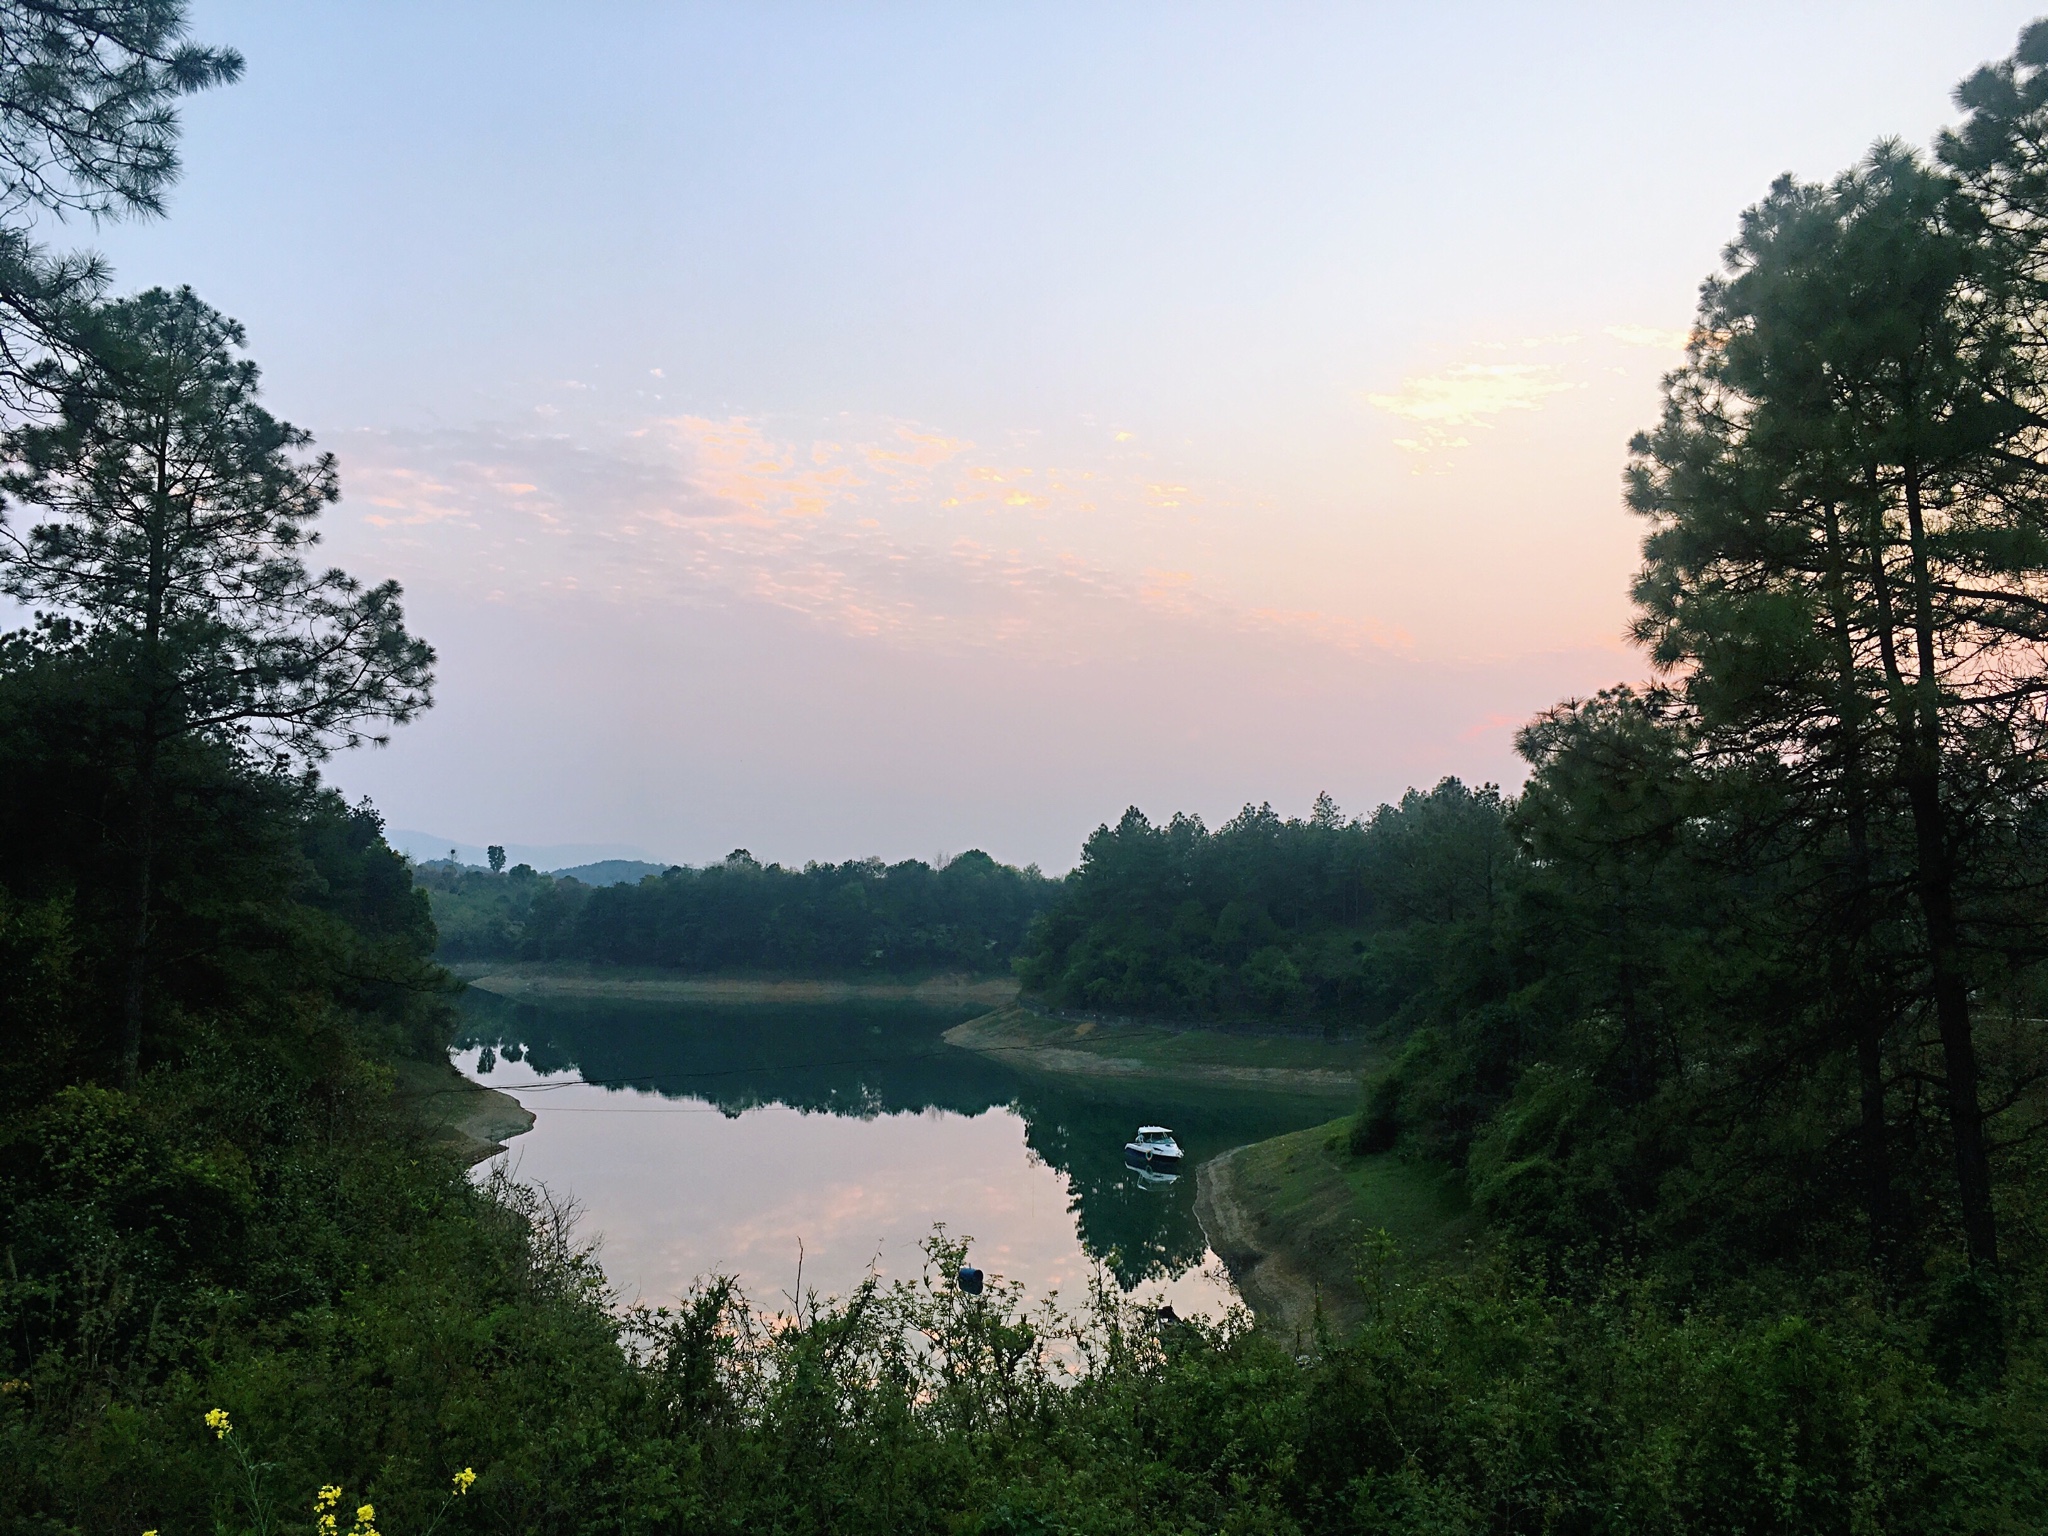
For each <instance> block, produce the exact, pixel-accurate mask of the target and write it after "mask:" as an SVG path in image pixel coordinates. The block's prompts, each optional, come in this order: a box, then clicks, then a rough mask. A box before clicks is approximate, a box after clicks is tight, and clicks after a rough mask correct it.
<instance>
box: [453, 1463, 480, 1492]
mask: <svg viewBox="0 0 2048 1536" xmlns="http://www.w3.org/2000/svg"><path fill="white" fill-rule="evenodd" d="M475 1481H476V1468H474V1467H464V1468H463V1469H462V1470H461V1471H460V1472H458V1473H456V1474H455V1491H456V1492H457V1493H467V1492H469V1489H470V1485H471V1484H472V1483H474V1482H475Z"/></svg>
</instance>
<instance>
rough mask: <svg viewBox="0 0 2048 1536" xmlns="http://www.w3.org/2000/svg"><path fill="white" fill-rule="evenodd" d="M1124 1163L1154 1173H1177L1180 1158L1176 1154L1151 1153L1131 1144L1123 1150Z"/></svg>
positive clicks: (1135, 1144)
mask: <svg viewBox="0 0 2048 1536" xmlns="http://www.w3.org/2000/svg"><path fill="white" fill-rule="evenodd" d="M1124 1161H1125V1162H1126V1163H1129V1164H1130V1165H1131V1166H1132V1167H1133V1168H1150V1169H1151V1170H1152V1171H1153V1172H1155V1173H1179V1172H1180V1162H1181V1160H1180V1158H1179V1156H1178V1155H1176V1154H1171V1153H1165V1152H1153V1151H1150V1150H1148V1149H1147V1148H1145V1147H1141V1146H1139V1145H1138V1144H1137V1143H1135V1142H1133V1143H1131V1144H1129V1145H1127V1146H1126V1147H1125V1148H1124Z"/></svg>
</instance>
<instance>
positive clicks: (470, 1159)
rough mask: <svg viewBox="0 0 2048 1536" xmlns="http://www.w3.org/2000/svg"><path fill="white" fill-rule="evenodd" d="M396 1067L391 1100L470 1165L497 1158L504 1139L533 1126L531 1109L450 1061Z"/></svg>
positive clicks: (526, 1130) (519, 1133)
mask: <svg viewBox="0 0 2048 1536" xmlns="http://www.w3.org/2000/svg"><path fill="white" fill-rule="evenodd" d="M395 1069H396V1072H397V1081H396V1083H395V1084H394V1085H393V1088H392V1094H391V1097H392V1101H393V1102H394V1103H395V1104H396V1105H397V1106H398V1107H399V1108H400V1109H401V1110H403V1111H404V1112H405V1113H407V1114H408V1115H410V1116H411V1117H412V1118H413V1120H414V1121H415V1122H416V1123H417V1124H418V1125H419V1126H420V1127H421V1128H422V1129H424V1130H425V1131H426V1133H427V1136H428V1139H429V1140H431V1141H435V1142H438V1143H440V1144H441V1145H443V1146H445V1147H447V1148H448V1149H449V1150H450V1151H452V1152H454V1153H455V1154H456V1155H457V1156H458V1157H460V1158H462V1159H463V1161H464V1162H466V1163H468V1164H469V1165H470V1166H471V1167H474V1166H475V1165H476V1164H478V1163H481V1162H486V1161H488V1160H489V1159H491V1158H494V1157H496V1156H497V1155H498V1154H499V1153H500V1152H503V1151H504V1150H506V1148H505V1143H506V1142H508V1141H510V1140H511V1139H512V1138H513V1137H515V1136H524V1135H525V1134H526V1133H527V1132H528V1131H530V1130H532V1129H533V1124H534V1120H535V1118H536V1117H535V1115H534V1112H533V1111H532V1110H530V1109H528V1108H527V1107H526V1106H525V1105H524V1104H521V1103H520V1102H519V1101H518V1100H517V1099H515V1098H513V1097H512V1095H510V1094H509V1093H504V1092H501V1091H500V1090H499V1089H496V1088H487V1087H485V1086H484V1085H483V1084H482V1083H479V1082H476V1081H474V1080H473V1079H471V1078H468V1077H465V1076H463V1075H462V1071H461V1069H460V1068H459V1067H457V1066H456V1065H455V1063H454V1062H452V1061H442V1062H440V1063H439V1064H438V1065H437V1064H436V1063H434V1062H431V1061H401V1062H398V1063H396V1068H395Z"/></svg>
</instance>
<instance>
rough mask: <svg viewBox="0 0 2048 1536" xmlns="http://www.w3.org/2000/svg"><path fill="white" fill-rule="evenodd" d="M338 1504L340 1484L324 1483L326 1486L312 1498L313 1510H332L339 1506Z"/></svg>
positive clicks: (339, 1500)
mask: <svg viewBox="0 0 2048 1536" xmlns="http://www.w3.org/2000/svg"><path fill="white" fill-rule="evenodd" d="M340 1502H341V1486H340V1484H338V1483H326V1484H324V1485H322V1487H321V1489H320V1491H319V1493H317V1494H315V1495H314V1497H313V1508H315V1509H316V1510H318V1509H332V1508H334V1506H335V1505H337V1504H339V1503H340Z"/></svg>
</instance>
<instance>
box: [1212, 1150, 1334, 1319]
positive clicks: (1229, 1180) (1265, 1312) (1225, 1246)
mask: <svg viewBox="0 0 2048 1536" xmlns="http://www.w3.org/2000/svg"><path fill="white" fill-rule="evenodd" d="M1262 1145H1264V1143H1262V1142H1254V1143H1252V1144H1251V1145H1250V1146H1243V1147H1237V1148H1234V1149H1232V1150H1231V1151H1229V1152H1225V1153H1223V1154H1221V1155H1220V1156H1217V1157H1212V1158H1210V1159H1209V1161H1208V1162H1206V1163H1203V1164H1202V1165H1201V1166H1200V1167H1198V1168H1197V1169H1196V1170H1195V1220H1196V1221H1197V1222H1199V1223H1200V1224H1201V1228H1202V1235H1203V1236H1204V1237H1206V1238H1207V1239H1208V1240H1209V1246H1210V1247H1211V1248H1213V1249H1215V1250H1216V1257H1217V1258H1219V1259H1221V1260H1222V1261H1223V1267H1224V1268H1225V1269H1227V1270H1228V1271H1229V1272H1230V1279H1231V1283H1232V1284H1234V1285H1235V1286H1236V1287H1237V1292H1238V1294H1239V1295H1240V1296H1242V1297H1243V1298H1244V1304H1245V1305H1246V1306H1247V1307H1249V1308H1251V1311H1252V1316H1253V1317H1254V1318H1256V1319H1257V1320H1258V1322H1259V1325H1260V1326H1261V1327H1264V1328H1269V1329H1273V1330H1275V1331H1277V1332H1280V1333H1284V1334H1292V1335H1293V1336H1294V1338H1295V1341H1296V1343H1297V1344H1299V1343H1300V1341H1301V1340H1302V1339H1303V1337H1304V1336H1305V1335H1307V1334H1308V1333H1310V1332H1311V1331H1312V1330H1313V1329H1314V1327H1315V1314H1316V1303H1317V1301H1318V1299H1319V1298H1320V1299H1321V1301H1322V1306H1323V1315H1324V1316H1325V1317H1326V1318H1328V1319H1329V1321H1330V1324H1331V1325H1332V1326H1333V1327H1339V1328H1341V1327H1343V1326H1345V1325H1346V1324H1348V1323H1350V1322H1352V1321H1354V1319H1353V1318H1352V1317H1351V1315H1350V1314H1351V1312H1352V1311H1353V1310H1354V1309H1353V1308H1351V1307H1349V1306H1346V1305H1345V1304H1344V1299H1343V1298H1341V1297H1337V1296H1325V1295H1323V1294H1322V1287H1321V1285H1320V1283H1319V1281H1318V1279H1317V1277H1316V1276H1314V1275H1313V1274H1310V1273H1308V1272H1306V1271H1305V1270H1304V1269H1303V1267H1302V1265H1301V1263H1300V1261H1299V1259H1298V1257H1297V1256H1296V1255H1295V1254H1294V1253H1292V1252H1291V1251H1290V1250H1289V1246H1288V1244H1287V1243H1286V1241H1285V1239H1284V1237H1283V1238H1281V1239H1280V1240H1278V1241H1276V1240H1275V1239H1274V1238H1272V1237H1269V1236H1267V1235H1266V1234H1265V1233H1263V1232H1262V1231H1261V1230H1260V1225H1261V1224H1260V1219H1259V1216H1258V1214H1257V1213H1256V1212H1255V1210H1254V1209H1253V1206H1252V1204H1251V1202H1250V1201H1249V1200H1247V1199H1246V1196H1245V1191H1244V1188H1243V1182H1242V1180H1241V1178H1240V1177H1239V1173H1240V1170H1241V1168H1242V1166H1243V1164H1242V1159H1243V1156H1244V1154H1245V1153H1247V1152H1250V1151H1252V1150H1253V1148H1254V1147H1257V1146H1262ZM1356 1310H1357V1311H1358V1312H1359V1313H1360V1315H1361V1316H1362V1315H1363V1308H1358V1309H1356Z"/></svg>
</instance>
